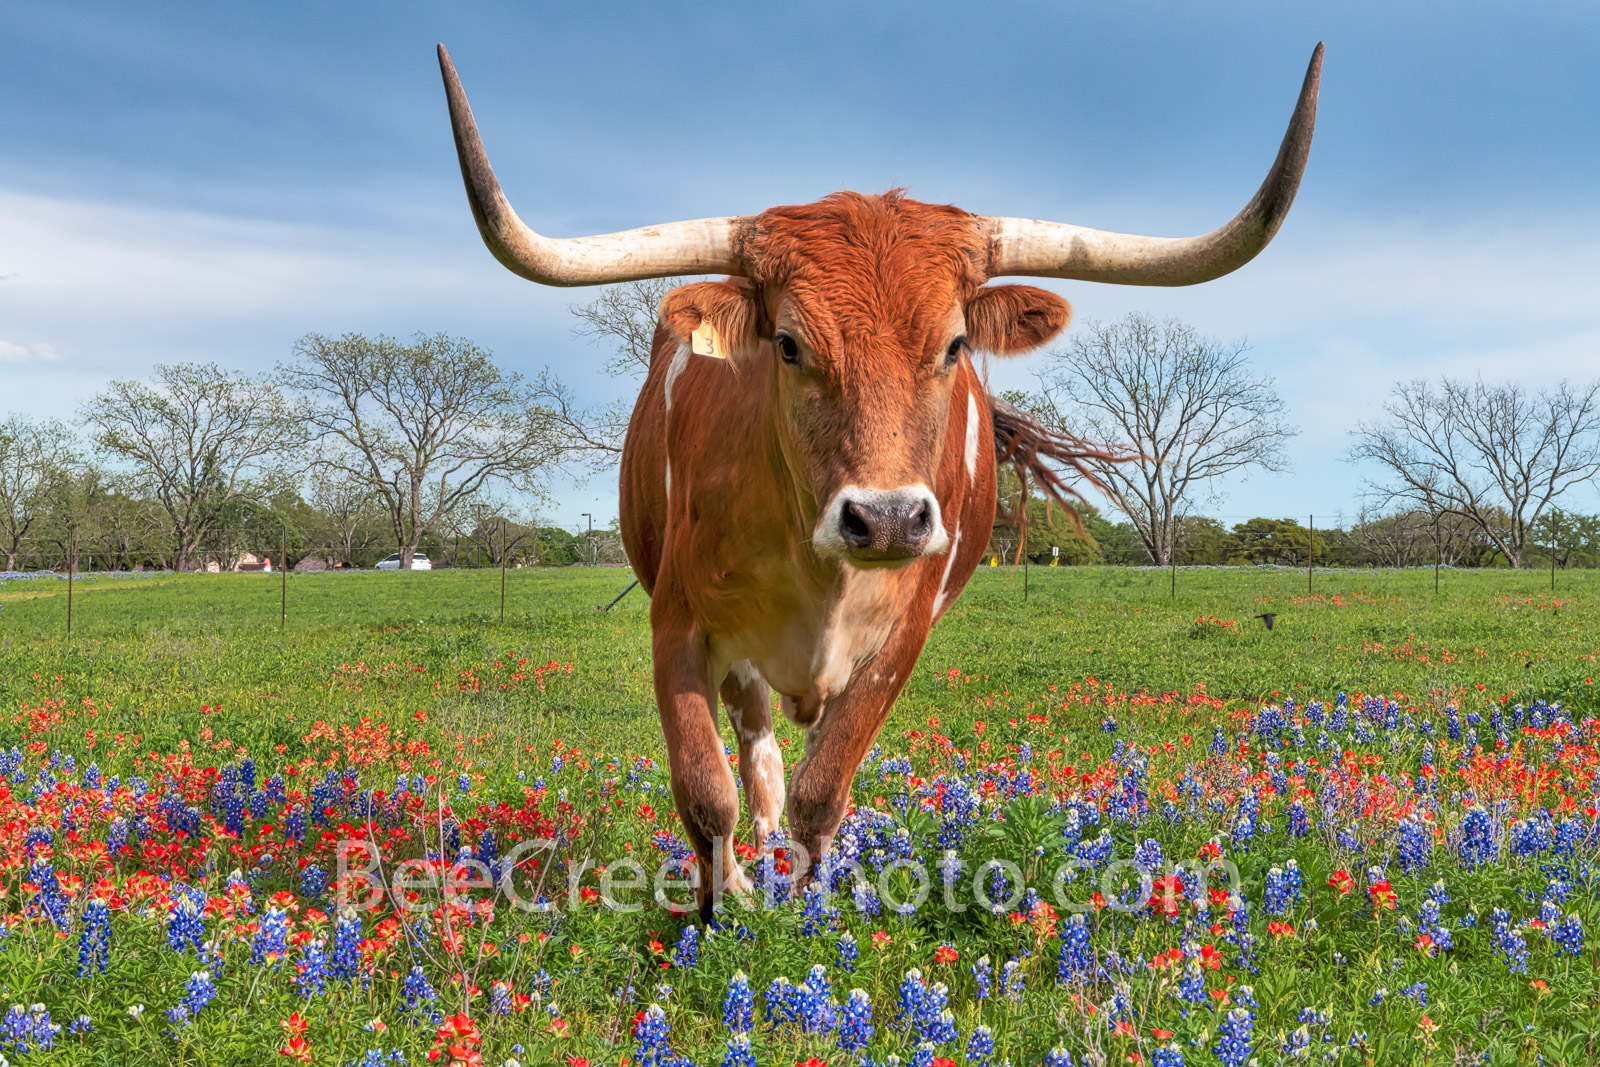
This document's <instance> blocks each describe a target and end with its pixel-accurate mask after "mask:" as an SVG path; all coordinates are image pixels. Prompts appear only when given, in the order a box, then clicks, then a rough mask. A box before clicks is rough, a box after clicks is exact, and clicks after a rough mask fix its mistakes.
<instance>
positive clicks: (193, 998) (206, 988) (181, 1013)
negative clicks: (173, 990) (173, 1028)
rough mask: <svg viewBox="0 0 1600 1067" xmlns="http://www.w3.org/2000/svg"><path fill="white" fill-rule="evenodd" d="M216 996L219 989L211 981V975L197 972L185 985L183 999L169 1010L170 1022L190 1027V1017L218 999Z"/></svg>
mask: <svg viewBox="0 0 1600 1067" xmlns="http://www.w3.org/2000/svg"><path fill="white" fill-rule="evenodd" d="M216 995H217V987H216V985H215V984H214V983H213V982H212V981H211V973H210V972H209V971H195V972H194V973H193V974H191V975H189V980H188V981H187V982H185V983H184V984H183V999H182V1000H181V1001H179V1002H178V1003H177V1004H176V1005H175V1006H174V1007H172V1008H169V1009H168V1010H167V1019H168V1021H169V1022H174V1023H177V1024H178V1025H179V1026H188V1025H189V1017H190V1016H191V1015H196V1014H198V1013H199V1012H200V1009H202V1008H204V1007H205V1006H206V1005H207V1004H210V1003H211V1001H212V1000H213V999H215V998H216Z"/></svg>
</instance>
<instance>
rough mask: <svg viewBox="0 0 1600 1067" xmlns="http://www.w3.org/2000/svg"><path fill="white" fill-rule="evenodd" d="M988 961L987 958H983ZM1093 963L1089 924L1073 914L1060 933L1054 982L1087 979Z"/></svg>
mask: <svg viewBox="0 0 1600 1067" xmlns="http://www.w3.org/2000/svg"><path fill="white" fill-rule="evenodd" d="M984 958H985V959H988V957H987V956H986V957H984ZM1093 967H1094V963H1093V961H1092V960H1091V959H1090V957H1089V924H1088V923H1087V922H1086V921H1085V920H1084V917H1083V915H1082V914H1081V913H1080V914H1074V915H1072V916H1071V917H1070V918H1068V919H1067V923H1066V927H1065V929H1063V930H1062V932H1061V952H1060V955H1059V956H1058V957H1057V960H1056V981H1058V982H1067V981H1071V980H1072V979H1074V978H1083V977H1087V976H1088V975H1089V974H1090V972H1091V971H1092V970H1093Z"/></svg>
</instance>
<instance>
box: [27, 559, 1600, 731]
mask: <svg viewBox="0 0 1600 1067" xmlns="http://www.w3.org/2000/svg"><path fill="white" fill-rule="evenodd" d="M1025 577H1026V585H1027V597H1026V599H1024V595H1023V587H1024V579H1025ZM630 578H631V575H630V574H629V572H627V571H626V570H621V569H611V568H601V569H595V570H590V569H585V568H569V569H564V570H523V571H512V572H510V573H509V574H508V576H507V581H506V616H505V621H504V622H501V621H500V619H499V604H500V575H499V573H498V572H494V571H439V572H433V573H416V574H374V573H371V572H368V573H361V574H329V575H292V576H290V578H289V583H288V595H289V621H288V626H287V628H286V629H283V630H280V629H279V628H278V609H279V593H280V585H279V579H278V577H277V576H269V575H257V574H252V575H232V574H228V575H184V576H168V577H157V578H147V579H94V578H89V579H86V580H82V581H80V582H79V583H77V584H76V585H75V587H74V590H73V601H74V603H73V634H72V636H71V638H70V639H68V638H67V637H66V636H65V625H66V596H65V592H66V583H65V582H64V581H53V582H26V583H15V584H14V585H13V586H11V587H6V586H0V605H3V610H0V686H3V687H4V688H3V689H0V692H5V693H7V694H8V695H9V696H10V699H11V702H12V711H13V712H15V711H16V710H17V704H18V703H19V702H28V701H29V700H30V699H35V698H37V697H38V696H39V695H40V694H41V689H47V690H49V691H50V692H51V693H54V694H55V695H56V696H57V697H70V698H71V699H73V700H81V699H83V698H91V699H93V700H94V701H95V702H96V703H97V705H98V706H99V707H100V709H101V712H100V716H99V723H98V725H99V728H100V729H102V730H106V729H138V730H141V731H143V732H144V733H145V734H146V736H147V737H148V738H150V739H151V740H154V741H162V742H170V741H173V740H176V739H179V738H183V737H189V736H192V733H193V729H194V727H195V726H196V724H197V723H198V721H199V719H200V709H201V707H202V706H208V707H212V708H217V709H220V714H217V713H213V714H212V715H211V716H208V718H209V719H210V720H211V721H212V722H213V724H214V725H215V724H216V723H217V722H218V721H222V722H227V723H228V724H229V728H230V730H231V731H232V736H233V737H234V738H235V740H236V741H238V742H240V743H242V744H248V745H252V746H254V745H257V744H259V743H261V742H262V741H268V740H271V741H273V742H274V743H276V742H277V741H279V740H281V738H280V737H279V736H278V735H279V734H282V733H284V732H286V731H288V732H292V730H291V728H290V726H289V722H291V721H292V722H295V723H304V722H306V721H308V720H312V719H318V718H329V719H331V718H350V719H354V718H357V717H359V716H362V715H374V714H386V713H389V712H392V711H395V710H397V707H398V706H400V705H404V706H405V707H404V708H401V709H400V710H417V709H418V708H421V707H423V706H424V705H423V703H422V702H421V699H422V696H423V694H424V692H427V693H428V695H429V699H428V700H427V701H426V704H427V706H428V707H429V708H430V713H433V712H432V711H431V709H433V708H434V707H435V706H437V708H438V713H440V714H443V715H444V716H445V718H446V720H447V721H449V722H451V723H453V724H457V725H467V726H471V725H473V724H478V725H482V726H492V727H493V730H494V732H495V733H496V734H497V735H499V736H501V737H504V738H508V739H514V738H515V737H516V736H522V737H524V738H539V737H545V738H548V737H552V736H560V737H562V738H563V739H564V740H567V741H568V742H569V743H574V744H581V745H583V746H585V747H590V748H601V749H604V750H607V751H616V750H622V751H629V752H647V753H658V752H659V748H660V745H659V736H658V732H657V729H656V726H655V719H656V712H655V706H654V699H653V696H652V694H651V687H650V674H649V618H648V612H649V602H648V600H647V599H646V598H645V597H644V596H643V595H642V594H641V593H640V592H639V591H638V590H635V591H634V592H632V593H630V594H629V595H628V596H627V597H625V598H623V600H622V601H621V602H620V603H619V604H618V605H617V606H616V607H615V608H614V609H612V610H611V611H610V612H608V613H604V614H602V613H600V612H598V611H596V610H595V609H596V607H597V606H599V605H601V604H604V603H605V602H606V601H608V600H610V599H611V598H612V597H613V596H615V595H616V593H617V592H619V591H620V590H621V589H622V588H623V587H624V586H625V585H626V584H627V582H628V581H629V580H630ZM1169 581H1170V578H1169V575H1168V574H1167V573H1166V572H1164V571H1153V570H1134V569H1127V568H1116V567H1083V568H1038V567H1035V568H1033V569H1032V570H1031V571H1030V572H1029V573H1028V574H1027V575H1026V576H1024V574H1023V573H1022V572H1021V571H1020V570H1013V569H1010V568H983V569H981V570H980V571H979V572H978V573H977V574H976V575H975V576H974V578H973V580H972V582H971V583H970V584H969V585H968V587H967V590H966V592H965V593H964V594H963V595H962V597H961V599H960V600H959V601H957V603H956V605H955V606H954V608H953V609H952V610H951V611H950V613H949V615H948V616H947V617H946V618H945V620H944V621H943V622H942V623H941V625H939V626H938V627H937V628H935V630H934V632H933V634H932V636H931V637H930V639H929V641H928V645H927V648H926V650H925V651H924V653H923V655H922V658H921V660H920V662H919V668H918V670H917V672H916V674H915V675H914V677H913V678H912V679H911V681H910V683H909V684H908V685H907V687H906V690H905V692H904V693H903V694H902V696H901V698H900V700H899V701H898V702H897V704H896V705H895V708H894V710H893V712H892V714H891V717H890V720H889V722H888V723H887V724H886V727H885V736H894V735H895V734H896V733H898V731H899V730H901V729H904V728H906V727H908V726H911V725H916V724H920V723H922V722H923V721H925V719H926V718H927V717H928V716H929V715H938V716H945V717H949V716H952V715H954V716H956V717H957V720H956V721H964V720H969V719H971V718H975V717H979V716H981V715H985V714H987V715H990V716H993V715H996V714H998V712H999V711H1005V710H1007V709H1010V710H1011V711H1012V712H1013V713H1014V712H1015V711H1017V710H1019V709H1023V708H1025V706H1026V705H1027V704H1028V703H1029V702H1030V701H1033V702H1038V701H1043V700H1046V699H1048V698H1049V694H1050V691H1049V686H1051V685H1055V686H1057V687H1059V688H1067V687H1070V686H1071V685H1072V684H1073V683H1081V682H1083V681H1084V680H1085V679H1088V678H1094V679H1096V680H1097V681H1098V682H1099V683H1101V686H1102V687H1110V688H1112V689H1114V690H1116V691H1119V692H1128V693H1135V692H1139V691H1144V692H1147V693H1150V694H1161V693H1177V694H1179V695H1181V696H1184V697H1187V696H1189V695H1191V694H1192V693H1193V692H1194V691H1195V690H1196V688H1197V687H1199V686H1204V687H1205V691H1206V693H1207V694H1208V695H1209V696H1211V697H1214V698H1220V699H1222V700H1224V701H1227V702H1228V703H1229V705H1230V706H1238V705H1241V704H1251V703H1254V702H1257V701H1260V700H1267V699H1272V700H1276V699H1278V698H1280V697H1281V696H1295V697H1298V698H1300V699H1301V701H1302V702H1303V701H1304V699H1305V698H1306V697H1310V696H1319V697H1324V698H1327V697H1331V696H1333V695H1334V694H1335V693H1337V692H1339V691H1341V690H1344V691H1348V692H1350V693H1356V692H1366V693H1385V694H1393V693H1395V692H1399V693H1402V694H1404V695H1405V696H1406V697H1407V698H1408V699H1410V700H1412V701H1415V702H1419V703H1421V704H1426V703H1429V702H1432V703H1435V704H1437V703H1439V697H1440V696H1454V695H1465V696H1467V697H1471V696H1473V695H1474V694H1476V693H1479V692H1482V693H1484V694H1485V695H1487V696H1490V697H1500V696H1504V695H1510V696H1512V697H1513V698H1514V699H1515V700H1523V701H1526V700H1533V699H1537V698H1544V699H1546V700H1552V701H1553V700H1560V701H1562V702H1564V703H1567V704H1569V705H1571V706H1572V707H1573V710H1574V713H1575V714H1576V713H1579V712H1589V711H1593V710H1594V709H1595V707H1596V701H1597V700H1600V697H1597V695H1596V693H1597V690H1596V686H1595V684H1594V683H1593V682H1592V681H1591V679H1593V678H1595V676H1596V672H1597V671H1600V664H1597V662H1596V657H1597V655H1600V572H1595V571H1581V572H1570V573H1563V574H1560V575H1559V576H1558V579H1557V583H1558V584H1557V593H1556V596H1555V597H1554V598H1552V597H1551V595H1550V592H1549V577H1548V574H1546V573H1535V572H1525V573H1516V572H1510V571H1479V572H1471V571H1468V572H1445V574H1444V575H1443V579H1442V591H1441V592H1440V593H1439V594H1438V595H1435V593H1434V591H1433V581H1434V578H1433V573H1432V572H1431V571H1405V572H1370V571H1366V572H1354V571H1349V572H1346V571H1324V572H1319V573H1318V574H1317V575H1316V576H1315V578H1314V579H1313V581H1314V598H1313V599H1310V600H1307V599H1306V586H1305V574H1304V573H1303V572H1293V571H1284V570H1275V569H1266V568H1259V569H1257V568H1248V569H1226V570H1223V569H1216V570H1204V569H1202V570H1192V571H1190V570H1182V571H1180V572H1179V574H1178V586H1179V588H1178V596H1177V598H1176V599H1174V598H1173V597H1171V595H1170V593H1169V584H1168V583H1169ZM1267 611H1273V612H1276V613H1277V618H1276V620H1275V625H1274V628H1273V630H1272V631H1271V632H1268V631H1267V630H1266V628H1265V627H1264V626H1263V625H1262V623H1261V622H1260V621H1259V620H1257V619H1256V618H1254V616H1256V615H1258V614H1261V613H1263V612H1267ZM1209 619H1217V620H1222V623H1225V624H1231V625H1220V624H1217V623H1213V622H1209V621H1199V622H1197V620H1209ZM519 659H520V660H526V661H528V663H529V664H530V665H539V664H546V663H550V662H552V661H554V662H559V663H561V664H563V665H565V664H571V665H572V668H573V670H572V674H571V677H570V678H566V679H563V681H562V683H561V684H559V685H552V686H550V687H549V688H548V689H547V690H546V691H545V692H544V693H538V692H537V691H532V690H531V687H522V688H520V689H518V690H517V691H516V692H515V693H513V694H511V695H510V696H507V697H505V698H503V699H500V700H492V699H485V697H484V694H483V693H481V692H478V693H473V694H470V699H469V695H467V694H456V693H455V692H454V689H453V687H454V686H455V684H456V682H457V674H458V672H460V671H463V670H467V671H477V672H482V671H484V670H486V669H489V668H490V665H492V664H494V663H495V662H502V663H507V662H513V661H516V660H519ZM345 664H351V665H354V664H365V665H366V667H367V668H368V669H373V670H375V669H378V668H382V667H384V666H385V665H388V664H413V665H419V666H421V667H423V668H425V672H424V674H423V675H417V674H416V673H412V674H410V675H405V674H404V672H399V671H390V672H388V676H386V677H384V678H383V679H381V680H380V679H373V680H371V681H370V682H369V684H367V685H365V686H363V687H361V688H356V687H354V686H351V685H335V686H330V684H329V683H330V679H331V678H332V677H333V676H334V673H335V670H336V668H339V667H340V666H341V665H345ZM951 670H958V671H959V672H960V674H961V675H962V677H963V678H967V679H970V681H967V682H965V683H964V684H963V685H962V686H960V687H959V691H957V690H953V689H952V688H951V686H950V685H949V684H948V678H947V677H946V675H947V673H948V672H949V671H951ZM34 675H39V676H40V677H39V678H38V679H35V678H34V677H33V676H34ZM57 679H59V681H57ZM435 683H441V684H444V685H445V687H446V689H447V690H451V691H452V694H451V695H446V696H444V697H442V698H439V699H438V700H437V701H436V700H435V699H434V698H433V697H432V688H433V686H434V684H435ZM1479 687H1482V688H1481V689H1480V688H1479ZM980 690H981V691H982V695H983V696H984V697H985V698H987V697H988V696H989V695H992V696H993V697H994V702H993V705H992V706H991V705H988V704H984V703H982V702H981V701H979V700H976V699H974V697H975V695H976V694H978V693H979V691H980ZM1463 691H1464V694H1463ZM458 696H459V699H458ZM412 705H415V706H414V707H413V706H412ZM995 709H998V710H995ZM285 713H287V716H292V717H293V718H292V720H290V719H289V718H288V717H287V716H286V715H285ZM8 717H9V716H8ZM4 729H5V727H4V726H3V725H0V740H5V741H6V743H7V744H9V743H11V741H10V740H6V738H5V736H4ZM795 736H798V735H797V734H796V735H795Z"/></svg>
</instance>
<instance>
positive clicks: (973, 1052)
mask: <svg viewBox="0 0 1600 1067" xmlns="http://www.w3.org/2000/svg"><path fill="white" fill-rule="evenodd" d="M992 1055H994V1034H993V1033H992V1032H991V1031H990V1030H989V1028H988V1027H987V1026H983V1025H981V1024H980V1025H979V1026H978V1027H976V1028H975V1029H974V1030H973V1031H972V1034H971V1035H970V1036H969V1037H968V1038H967V1062H968V1063H972V1064H976V1065H977V1067H989V1057H990V1056H992Z"/></svg>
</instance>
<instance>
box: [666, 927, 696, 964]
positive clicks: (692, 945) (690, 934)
mask: <svg viewBox="0 0 1600 1067" xmlns="http://www.w3.org/2000/svg"><path fill="white" fill-rule="evenodd" d="M699 959H700V932H699V931H698V930H697V929H695V927H693V926H685V927H684V928H683V933H682V934H681V935H679V937H678V943H677V945H676V946H674V947H673V949H672V965H673V966H674V967H693V966H694V965H695V963H697V962H698V961H699Z"/></svg>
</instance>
